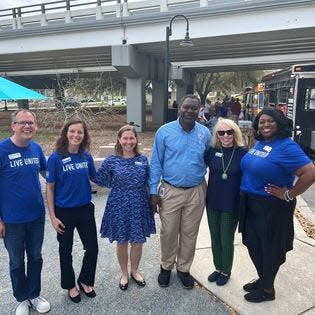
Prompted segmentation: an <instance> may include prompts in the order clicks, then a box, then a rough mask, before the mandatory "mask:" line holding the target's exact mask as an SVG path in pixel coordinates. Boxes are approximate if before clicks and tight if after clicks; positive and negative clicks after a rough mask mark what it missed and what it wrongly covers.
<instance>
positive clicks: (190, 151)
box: [149, 119, 211, 195]
mask: <svg viewBox="0 0 315 315" xmlns="http://www.w3.org/2000/svg"><path fill="white" fill-rule="evenodd" d="M210 140H211V135H210V132H209V130H208V128H206V127H205V126H203V125H201V124H199V123H197V122H196V123H195V126H194V128H193V129H192V130H191V131H190V132H186V131H184V129H183V128H182V126H181V125H180V123H179V119H177V120H176V121H172V122H170V123H167V124H165V125H163V126H162V127H160V128H159V129H158V131H157V132H156V135H155V139H154V144H153V151H152V159H151V164H150V178H149V185H150V193H151V194H153V195H156V194H157V189H158V185H159V182H160V179H161V178H163V179H164V180H166V181H167V182H169V183H170V184H172V185H174V186H177V187H192V186H196V185H199V184H200V183H201V182H202V180H203V179H204V176H205V174H206V165H205V162H204V152H205V150H206V149H208V147H209V145H210Z"/></svg>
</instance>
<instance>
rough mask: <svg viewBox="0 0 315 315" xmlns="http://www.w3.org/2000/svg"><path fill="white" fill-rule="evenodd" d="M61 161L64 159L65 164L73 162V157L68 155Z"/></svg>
mask: <svg viewBox="0 0 315 315" xmlns="http://www.w3.org/2000/svg"><path fill="white" fill-rule="evenodd" d="M61 161H62V163H63V164H66V163H69V162H71V157H70V156H68V157H66V158H64V159H62V160H61Z"/></svg>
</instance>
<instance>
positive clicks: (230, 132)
mask: <svg viewBox="0 0 315 315" xmlns="http://www.w3.org/2000/svg"><path fill="white" fill-rule="evenodd" d="M217 132H218V135H219V136H221V137H222V136H224V135H225V134H227V135H229V136H232V134H233V133H234V130H233V129H229V130H218V131H217Z"/></svg>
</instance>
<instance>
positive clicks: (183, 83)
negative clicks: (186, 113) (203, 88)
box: [171, 67, 195, 103]
mask: <svg viewBox="0 0 315 315" xmlns="http://www.w3.org/2000/svg"><path fill="white" fill-rule="evenodd" d="M171 79H172V80H174V81H175V83H176V102H177V103H179V102H180V100H181V98H182V97H183V96H184V95H186V94H193V93H194V82H195V74H193V73H191V72H189V71H187V70H184V69H182V68H178V67H172V68H171Z"/></svg>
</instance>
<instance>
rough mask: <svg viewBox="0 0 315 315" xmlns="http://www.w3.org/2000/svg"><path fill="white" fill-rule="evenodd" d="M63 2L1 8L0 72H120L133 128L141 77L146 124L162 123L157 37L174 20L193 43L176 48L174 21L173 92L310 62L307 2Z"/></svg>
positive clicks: (310, 3)
mask: <svg viewBox="0 0 315 315" xmlns="http://www.w3.org/2000/svg"><path fill="white" fill-rule="evenodd" d="M83 2H88V1H83ZM71 3H72V2H69V1H64V2H63V1H61V4H60V1H59V2H58V3H56V4H55V6H57V5H58V6H59V7H61V8H59V9H56V8H55V9H53V6H54V4H50V5H48V4H42V5H38V6H28V7H22V8H20V9H17V8H11V9H8V10H0V72H2V73H5V74H7V75H11V76H19V75H20V76H24V75H36V74H37V75H42V74H48V73H49V72H50V73H66V72H81V73H83V72H95V71H113V72H117V71H118V72H119V74H120V75H123V76H125V77H126V78H127V97H128V119H129V120H132V121H135V122H136V123H137V124H138V125H141V126H142V125H143V123H144V116H143V108H144V107H143V105H142V106H139V104H143V102H144V99H143V80H144V79H152V80H153V84H154V90H153V91H154V94H153V115H154V119H155V121H156V122H157V123H159V122H161V119H162V117H163V111H162V106H161V104H162V103H163V69H164V66H163V60H164V47H165V29H166V26H168V25H169V21H170V19H171V18H172V17H173V16H175V15H176V14H184V15H185V16H186V17H187V18H188V19H189V25H190V36H191V38H192V40H193V43H194V46H193V47H181V46H179V42H180V41H181V40H182V39H183V37H184V35H185V26H186V25H185V21H184V20H182V19H176V20H175V21H174V23H173V34H172V36H171V37H170V59H171V62H172V66H173V67H172V70H173V71H171V73H170V78H173V79H174V78H175V79H177V80H178V81H177V82H179V86H180V88H179V90H180V91H181V93H179V94H184V93H185V92H186V89H187V86H191V83H192V82H191V81H189V80H192V79H193V74H194V73H197V72H200V71H222V70H224V71H226V70H229V71H232V70H233V71H234V70H236V71H237V70H244V69H246V70H248V69H266V68H268V69H270V68H281V67H285V66H288V65H291V64H293V63H300V62H303V63H304V62H311V61H315V19H314V16H315V1H314V0H294V1H293V0H282V1H281V0H280V1H273V0H266V1H264V2H262V1H260V0H248V1H246V0H244V1H241V0H234V1H227V0H226V1H224V0H223V1H217V0H209V1H207V0H160V1H158V0H150V1H135V2H127V0H125V1H124V2H123V3H121V1H120V0H118V1H104V0H98V1H95V5H92V7H91V2H90V1H89V2H88V3H89V4H86V5H85V7H84V5H77V6H75V7H71ZM73 3H74V2H73ZM62 4H63V5H64V7H63V6H62ZM37 10H39V12H38V11H37ZM5 13H6V14H5Z"/></svg>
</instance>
